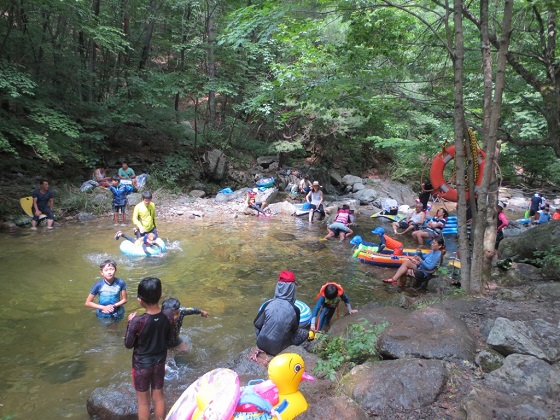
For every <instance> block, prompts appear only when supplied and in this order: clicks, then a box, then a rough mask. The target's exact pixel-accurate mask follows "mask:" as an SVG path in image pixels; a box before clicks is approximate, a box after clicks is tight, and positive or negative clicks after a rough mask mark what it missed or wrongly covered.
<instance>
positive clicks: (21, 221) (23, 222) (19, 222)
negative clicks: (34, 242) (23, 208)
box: [11, 214, 32, 227]
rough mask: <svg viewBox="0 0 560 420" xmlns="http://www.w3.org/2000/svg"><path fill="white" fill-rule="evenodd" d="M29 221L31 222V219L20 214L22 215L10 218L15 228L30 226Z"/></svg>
mask: <svg viewBox="0 0 560 420" xmlns="http://www.w3.org/2000/svg"><path fill="white" fill-rule="evenodd" d="M31 220H32V219H31V217H29V216H27V215H26V214H22V215H18V216H15V217H12V220H11V222H12V223H13V224H15V225H16V226H19V227H22V226H27V225H30V224H31Z"/></svg>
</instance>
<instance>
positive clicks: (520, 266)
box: [492, 263, 544, 287]
mask: <svg viewBox="0 0 560 420" xmlns="http://www.w3.org/2000/svg"><path fill="white" fill-rule="evenodd" d="M492 280H494V281H495V282H496V283H498V284H499V285H501V286H506V287H516V286H522V285H524V284H530V283H534V282H536V281H543V280H544V278H543V276H542V274H541V270H540V269H539V268H537V267H535V266H534V265H531V264H524V263H514V264H512V266H511V267H510V269H509V270H501V269H499V268H495V269H494V270H493V271H492Z"/></svg>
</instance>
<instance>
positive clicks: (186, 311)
mask: <svg viewBox="0 0 560 420" xmlns="http://www.w3.org/2000/svg"><path fill="white" fill-rule="evenodd" d="M161 307H162V309H164V310H170V311H172V313H173V320H174V322H175V327H174V328H173V338H172V340H171V343H170V344H169V350H172V351H173V352H185V351H187V343H185V342H184V341H183V340H182V339H181V337H180V336H179V333H180V332H181V326H182V325H183V318H184V317H185V316H187V315H198V314H200V315H201V316H203V317H204V318H208V312H206V311H203V310H202V309H197V308H183V307H181V302H179V300H178V299H175V298H173V297H170V298H167V299H165V300H164V301H163V302H162V304H161Z"/></svg>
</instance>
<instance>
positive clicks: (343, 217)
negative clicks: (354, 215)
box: [334, 209, 351, 225]
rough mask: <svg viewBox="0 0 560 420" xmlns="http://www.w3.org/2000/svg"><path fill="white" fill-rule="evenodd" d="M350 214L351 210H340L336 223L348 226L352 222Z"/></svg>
mask: <svg viewBox="0 0 560 420" xmlns="http://www.w3.org/2000/svg"><path fill="white" fill-rule="evenodd" d="M350 213H351V210H350V209H338V213H337V214H336V218H335V219H334V221H335V223H344V224H345V225H347V224H348V222H349V220H350Z"/></svg>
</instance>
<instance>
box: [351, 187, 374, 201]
mask: <svg viewBox="0 0 560 420" xmlns="http://www.w3.org/2000/svg"><path fill="white" fill-rule="evenodd" d="M377 196H378V194H377V191H375V190H372V189H369V188H364V189H363V190H359V191H358V192H356V193H354V194H353V195H352V197H354V198H355V199H356V200H358V201H359V202H360V204H362V205H367V204H370V203H373V202H374V201H375V200H376V198H377Z"/></svg>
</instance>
